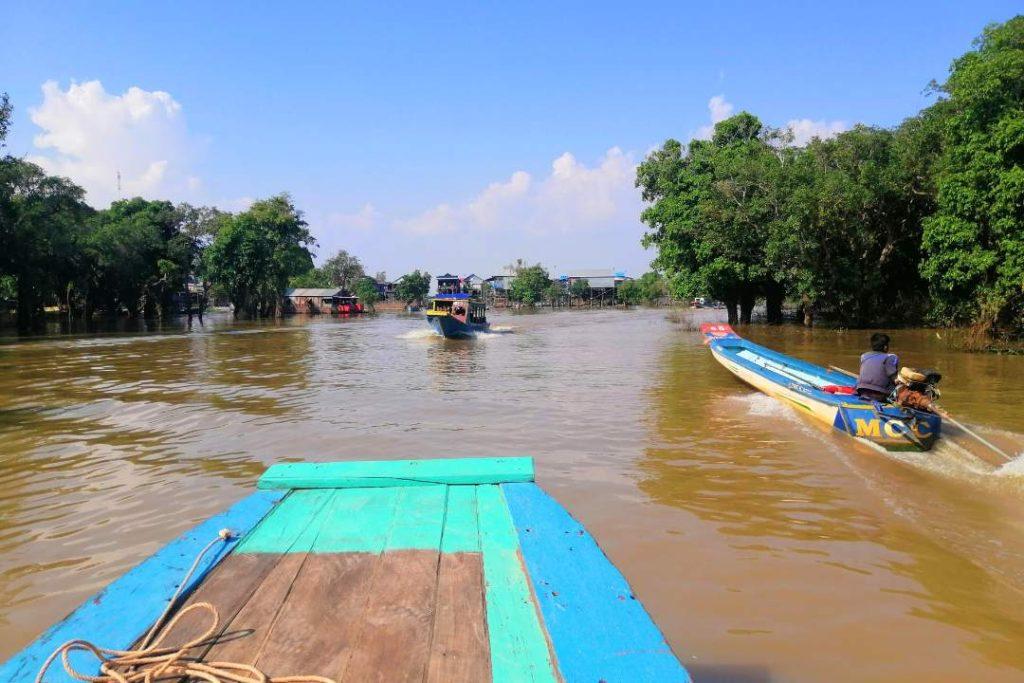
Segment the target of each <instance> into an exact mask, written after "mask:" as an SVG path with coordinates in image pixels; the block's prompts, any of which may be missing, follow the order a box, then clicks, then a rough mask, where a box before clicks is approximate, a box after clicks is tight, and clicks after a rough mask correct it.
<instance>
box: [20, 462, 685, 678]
mask: <svg viewBox="0 0 1024 683" xmlns="http://www.w3.org/2000/svg"><path fill="white" fill-rule="evenodd" d="M533 482H534V470H533V461H532V459H530V458H470V459H443V460H397V461H373V462H332V463H317V464H314V463H286V464H278V465H274V466H272V467H270V468H269V469H268V470H267V471H266V472H265V473H264V474H263V476H262V477H261V478H260V479H259V482H258V483H257V489H258V490H257V491H256V492H254V493H253V494H251V495H249V496H248V497H247V498H244V499H243V500H242V501H241V502H239V503H237V504H236V505H234V506H233V507H231V508H230V509H228V510H227V511H226V512H224V513H222V514H219V515H217V516H215V517H212V518H210V519H208V520H207V521H205V522H203V523H202V524H200V525H199V526H197V527H196V528H194V529H192V530H191V531H189V532H187V533H185V534H183V535H182V536H180V537H178V538H177V539H175V540H174V541H172V542H170V543H169V544H168V545H166V546H165V547H164V548H163V549H162V550H160V551H158V552H157V553H156V554H155V555H153V556H152V557H150V558H149V559H147V560H145V561H143V562H142V563H141V564H139V565H138V566H137V567H135V568H134V569H132V570H130V571H129V572H127V573H126V574H125V575H123V576H122V577H121V578H119V579H117V580H116V581H114V582H113V583H112V584H110V585H109V586H108V587H107V588H105V589H104V590H103V591H101V592H100V593H98V594H97V595H95V596H94V597H92V598H90V599H88V600H87V601H86V602H85V603H84V604H83V605H82V606H81V607H79V608H78V609H77V610H75V611H74V612H73V613H71V614H70V615H69V616H68V617H67V618H65V619H64V620H63V621H61V622H59V623H57V624H56V625H54V626H53V627H51V628H50V629H49V630H48V631H46V632H45V633H44V634H42V635H41V636H40V637H39V638H38V640H36V641H35V642H34V643H32V644H31V645H29V646H28V647H27V648H25V650H23V651H22V652H20V653H19V654H17V655H15V656H14V657H13V658H12V659H11V660H10V661H8V662H7V663H6V664H4V665H3V666H2V667H0V681H3V682H4V683H7V682H14V681H17V682H19V683H20V682H21V681H26V680H28V681H30V680H33V679H34V678H35V676H36V675H37V672H38V671H39V670H40V667H42V666H43V665H44V664H45V662H46V660H47V658H48V657H49V656H50V655H51V653H53V652H54V651H55V650H59V649H60V647H61V645H62V644H67V643H68V642H69V641H73V640H75V639H80V640H84V641H89V642H91V643H94V644H96V645H98V646H102V647H105V648H112V649H116V650H128V649H129V648H135V649H141V650H145V648H146V646H147V644H148V645H149V647H153V646H155V645H159V646H160V647H164V646H170V644H174V645H175V646H177V645H179V644H181V643H185V644H186V645H188V644H190V643H191V644H192V645H191V646H190V647H189V648H188V651H187V652H186V653H185V659H175V660H174V661H173V662H172V664H171V665H168V666H172V665H173V666H176V667H185V666H191V667H212V668H214V669H217V668H219V669H221V670H231V671H233V672H234V673H235V674H238V673H239V671H242V670H243V669H241V668H239V667H252V669H244V670H245V671H251V670H259V671H260V672H262V673H264V674H266V675H268V676H274V677H277V676H281V677H283V676H299V677H302V678H301V680H308V681H324V680H332V681H338V682H340V681H370V680H373V681H437V682H441V681H446V682H447V681H474V682H475V681H491V680H493V681H550V682H552V683H554V682H555V681H586V682H587V683H596V682H597V681H609V682H612V681H659V682H660V681H688V680H689V676H688V674H687V672H686V670H685V669H684V668H683V666H682V665H681V664H680V663H679V660H678V659H677V658H676V656H675V655H674V654H673V653H672V650H671V649H670V648H669V646H668V644H667V643H666V642H665V639H664V637H663V636H662V634H661V632H660V631H659V629H658V628H657V626H655V624H654V623H653V622H652V620H651V619H650V617H649V616H648V614H647V612H646V611H645V610H644V608H643V606H642V605H641V604H640V602H639V601H638V600H637V599H636V598H635V596H634V594H633V591H632V590H631V589H630V586H629V584H628V583H627V582H626V580H625V579H624V578H623V576H622V575H621V574H620V573H619V572H618V570H616V569H615V567H613V566H612V564H611V563H610V562H609V561H608V559H607V558H606V557H605V555H604V554H603V553H602V551H601V549H600V548H599V547H598V545H597V543H596V542H595V541H594V539H593V538H592V537H591V536H590V534H588V533H587V531H586V530H585V529H584V528H583V527H582V526H581V525H580V524H579V523H578V522H577V521H576V520H574V519H573V518H572V517H571V516H569V514H568V513H567V512H566V511H565V510H564V509H563V508H562V507H561V506H560V505H559V504H558V503H557V502H556V501H555V500H554V499H552V498H551V497H549V496H548V495H546V494H545V493H544V492H543V491H542V490H541V489H540V488H538V487H537V486H536V485H535V484H534V483H533ZM225 530H230V531H225ZM190 567H192V571H189V568H190ZM183 575H184V577H185V578H184V580H183V578H182V577H183ZM172 596H173V597H172ZM169 600H170V602H168V601H169ZM214 614H215V615H216V617H217V619H216V620H215V621H214V619H213V615H214ZM150 634H152V635H150ZM154 636H155V637H154ZM111 656H113V655H111ZM68 664H69V665H70V668H72V669H74V670H76V671H78V672H80V673H82V674H86V675H92V676H95V675H97V673H98V672H99V670H100V663H99V662H98V661H97V658H96V656H95V655H94V654H89V653H87V652H85V651H82V650H80V649H78V650H76V649H75V648H74V647H72V648H71V651H70V654H69V657H68ZM105 666H108V667H109V666H111V664H110V663H108V664H106V665H105ZM232 667H234V668H232ZM129 668H130V667H129ZM174 670H175V671H177V670H179V669H174ZM204 671H205V670H204ZM315 677H324V678H315ZM252 679H253V680H259V678H258V676H254V677H252ZM44 680H46V681H61V682H62V683H63V682H64V681H70V680H72V679H71V678H70V677H69V676H68V673H67V671H66V669H64V667H63V666H61V662H60V658H59V657H58V658H57V660H56V661H55V662H54V665H53V666H51V667H50V669H49V671H48V672H47V674H46V678H45V679H44ZM206 680H211V679H206ZM223 680H229V679H227V678H225V679H223ZM246 680H248V679H246Z"/></svg>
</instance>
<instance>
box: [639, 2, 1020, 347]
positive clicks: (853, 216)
mask: <svg viewBox="0 0 1024 683" xmlns="http://www.w3.org/2000/svg"><path fill="white" fill-rule="evenodd" d="M928 90H929V92H930V93H931V94H933V95H935V96H937V101H936V102H935V103H934V104H933V105H931V106H930V107H927V108H926V109H924V110H922V111H921V112H919V113H918V114H917V115H915V116H912V117H910V118H908V119H906V120H905V121H903V123H901V124H900V125H899V126H897V127H895V128H881V127H876V126H868V125H857V126H856V127H854V128H853V129H852V130H849V131H846V132H844V133H840V134H839V135H837V136H835V137H833V138H831V139H827V140H821V139H814V140H812V141H811V142H810V143H808V144H807V145H805V146H802V147H796V146H794V145H793V144H792V142H793V139H792V134H791V133H789V132H788V131H785V130H776V129H771V128H768V127H765V126H764V125H763V124H762V123H761V121H760V120H759V119H758V118H757V117H755V116H754V115H752V114H750V113H748V112H741V113H739V114H737V115H736V116H733V117H731V118H728V119H726V120H724V121H721V122H720V123H718V124H717V125H716V126H715V129H714V133H713V135H712V137H711V138H710V139H707V140H703V139H695V140H691V141H690V142H689V143H688V144H686V145H684V144H683V143H681V142H679V141H677V140H673V139H669V140H667V141H666V142H665V143H664V145H663V146H662V147H661V148H660V149H658V150H655V151H653V152H651V153H650V154H649V155H648V156H647V157H646V159H645V160H644V161H643V162H642V163H641V164H640V166H639V167H638V169H637V176H636V185H637V187H638V188H640V190H641V192H642V195H643V199H644V200H645V202H647V204H648V207H647V208H646V209H645V210H644V211H643V214H642V221H643V222H644V223H645V224H646V226H647V228H648V230H647V232H646V234H645V235H644V238H643V243H644V245H645V246H648V247H653V248H655V249H656V250H657V257H656V259H655V261H654V264H653V265H654V266H655V268H656V269H658V270H659V271H660V272H663V273H664V274H665V275H666V277H667V279H668V282H669V288H670V290H671V292H672V293H673V294H674V295H675V296H677V297H680V298H683V297H688V296H698V295H699V296H711V297H713V298H715V299H719V300H722V301H724V302H725V303H726V306H727V307H728V310H729V320H730V322H749V321H750V319H751V311H752V310H753V307H754V304H755V303H756V302H758V301H764V302H765V305H766V308H767V318H768V321H769V322H781V321H782V306H783V303H784V302H786V301H790V302H794V303H795V305H796V306H797V307H798V308H799V309H800V313H801V316H800V317H801V318H802V320H803V322H804V324H806V325H812V324H814V323H815V322H817V321H822V320H824V321H826V322H828V323H831V324H836V325H840V326H844V327H872V326H889V325H893V324H901V325H908V324H926V325H931V326H942V327H945V326H950V327H968V328H970V329H971V330H972V334H973V336H974V339H973V341H971V342H970V345H972V346H975V347H977V348H982V347H984V346H985V345H987V344H990V343H992V341H993V340H1002V341H1007V340H1015V339H1020V338H1021V335H1022V333H1024V16H1017V17H1015V18H1013V19H1011V20H1009V21H1007V22H1006V23H1003V24H992V25H989V26H988V27H986V28H985V29H984V32H983V33H982V35H981V36H980V37H978V38H977V39H976V40H975V43H974V49H973V50H971V51H969V52H967V53H966V54H964V55H962V56H961V57H959V58H957V59H955V60H954V61H953V63H952V65H951V67H950V72H949V76H948V78H947V80H946V81H945V82H944V83H941V84H940V83H936V82H932V83H931V84H930V86H929V88H928Z"/></svg>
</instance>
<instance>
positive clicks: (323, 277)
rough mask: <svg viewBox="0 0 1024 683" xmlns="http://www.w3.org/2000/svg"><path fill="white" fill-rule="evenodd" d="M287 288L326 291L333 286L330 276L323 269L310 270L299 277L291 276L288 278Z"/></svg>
mask: <svg viewBox="0 0 1024 683" xmlns="http://www.w3.org/2000/svg"><path fill="white" fill-rule="evenodd" d="M288 286H289V287H311V288H315V289H328V288H330V287H333V286H334V283H333V282H331V276H330V275H328V274H327V273H326V272H325V271H324V269H323V268H310V269H309V270H307V271H306V272H305V273H302V274H301V275H293V276H292V277H290V278H288Z"/></svg>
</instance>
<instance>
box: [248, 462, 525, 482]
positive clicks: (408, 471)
mask: <svg viewBox="0 0 1024 683" xmlns="http://www.w3.org/2000/svg"><path fill="white" fill-rule="evenodd" d="M527 481H533V458H448V459H437V460H364V461H353V462H324V463H306V462H295V463H280V464H277V465H273V466H271V467H270V468H268V469H267V471H266V472H264V473H263V476H262V477H260V480H259V482H258V483H257V485H256V486H257V488H260V489H311V488H328V489H335V488H367V487H389V486H423V485H429V484H501V483H505V482H527Z"/></svg>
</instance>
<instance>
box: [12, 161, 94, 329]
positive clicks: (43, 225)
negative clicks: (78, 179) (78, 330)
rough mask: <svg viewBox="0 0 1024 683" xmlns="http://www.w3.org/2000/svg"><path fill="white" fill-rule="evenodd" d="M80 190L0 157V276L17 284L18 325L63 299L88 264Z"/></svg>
mask: <svg viewBox="0 0 1024 683" xmlns="http://www.w3.org/2000/svg"><path fill="white" fill-rule="evenodd" d="M84 197H85V192H84V190H82V188H80V187H78V186H77V185H75V184H74V183H72V182H71V181H69V180H67V179H66V178H57V177H54V176H49V175H47V174H46V173H44V172H43V170H42V169H41V168H39V167H38V166H36V165H35V164H32V163H29V162H26V161H22V160H21V159H16V158H13V157H9V156H8V157H4V158H2V159H0V276H7V277H8V278H9V279H8V282H11V281H12V280H13V282H14V283H15V284H14V286H15V288H16V290H17V295H16V296H17V307H18V327H19V328H21V329H30V328H32V327H35V326H36V325H37V324H38V323H39V322H40V321H41V320H42V316H43V307H44V306H45V305H47V304H56V303H64V304H65V305H68V304H69V303H70V302H69V297H70V293H71V292H72V291H73V290H74V289H75V287H74V285H75V283H76V282H78V281H79V279H80V278H81V275H82V273H83V272H85V271H86V270H87V267H88V264H87V263H86V260H87V255H86V254H85V250H84V244H85V241H86V236H87V232H88V229H87V221H88V218H89V216H90V215H91V214H92V209H90V208H89V207H88V206H87V205H86V204H85V202H84Z"/></svg>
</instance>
